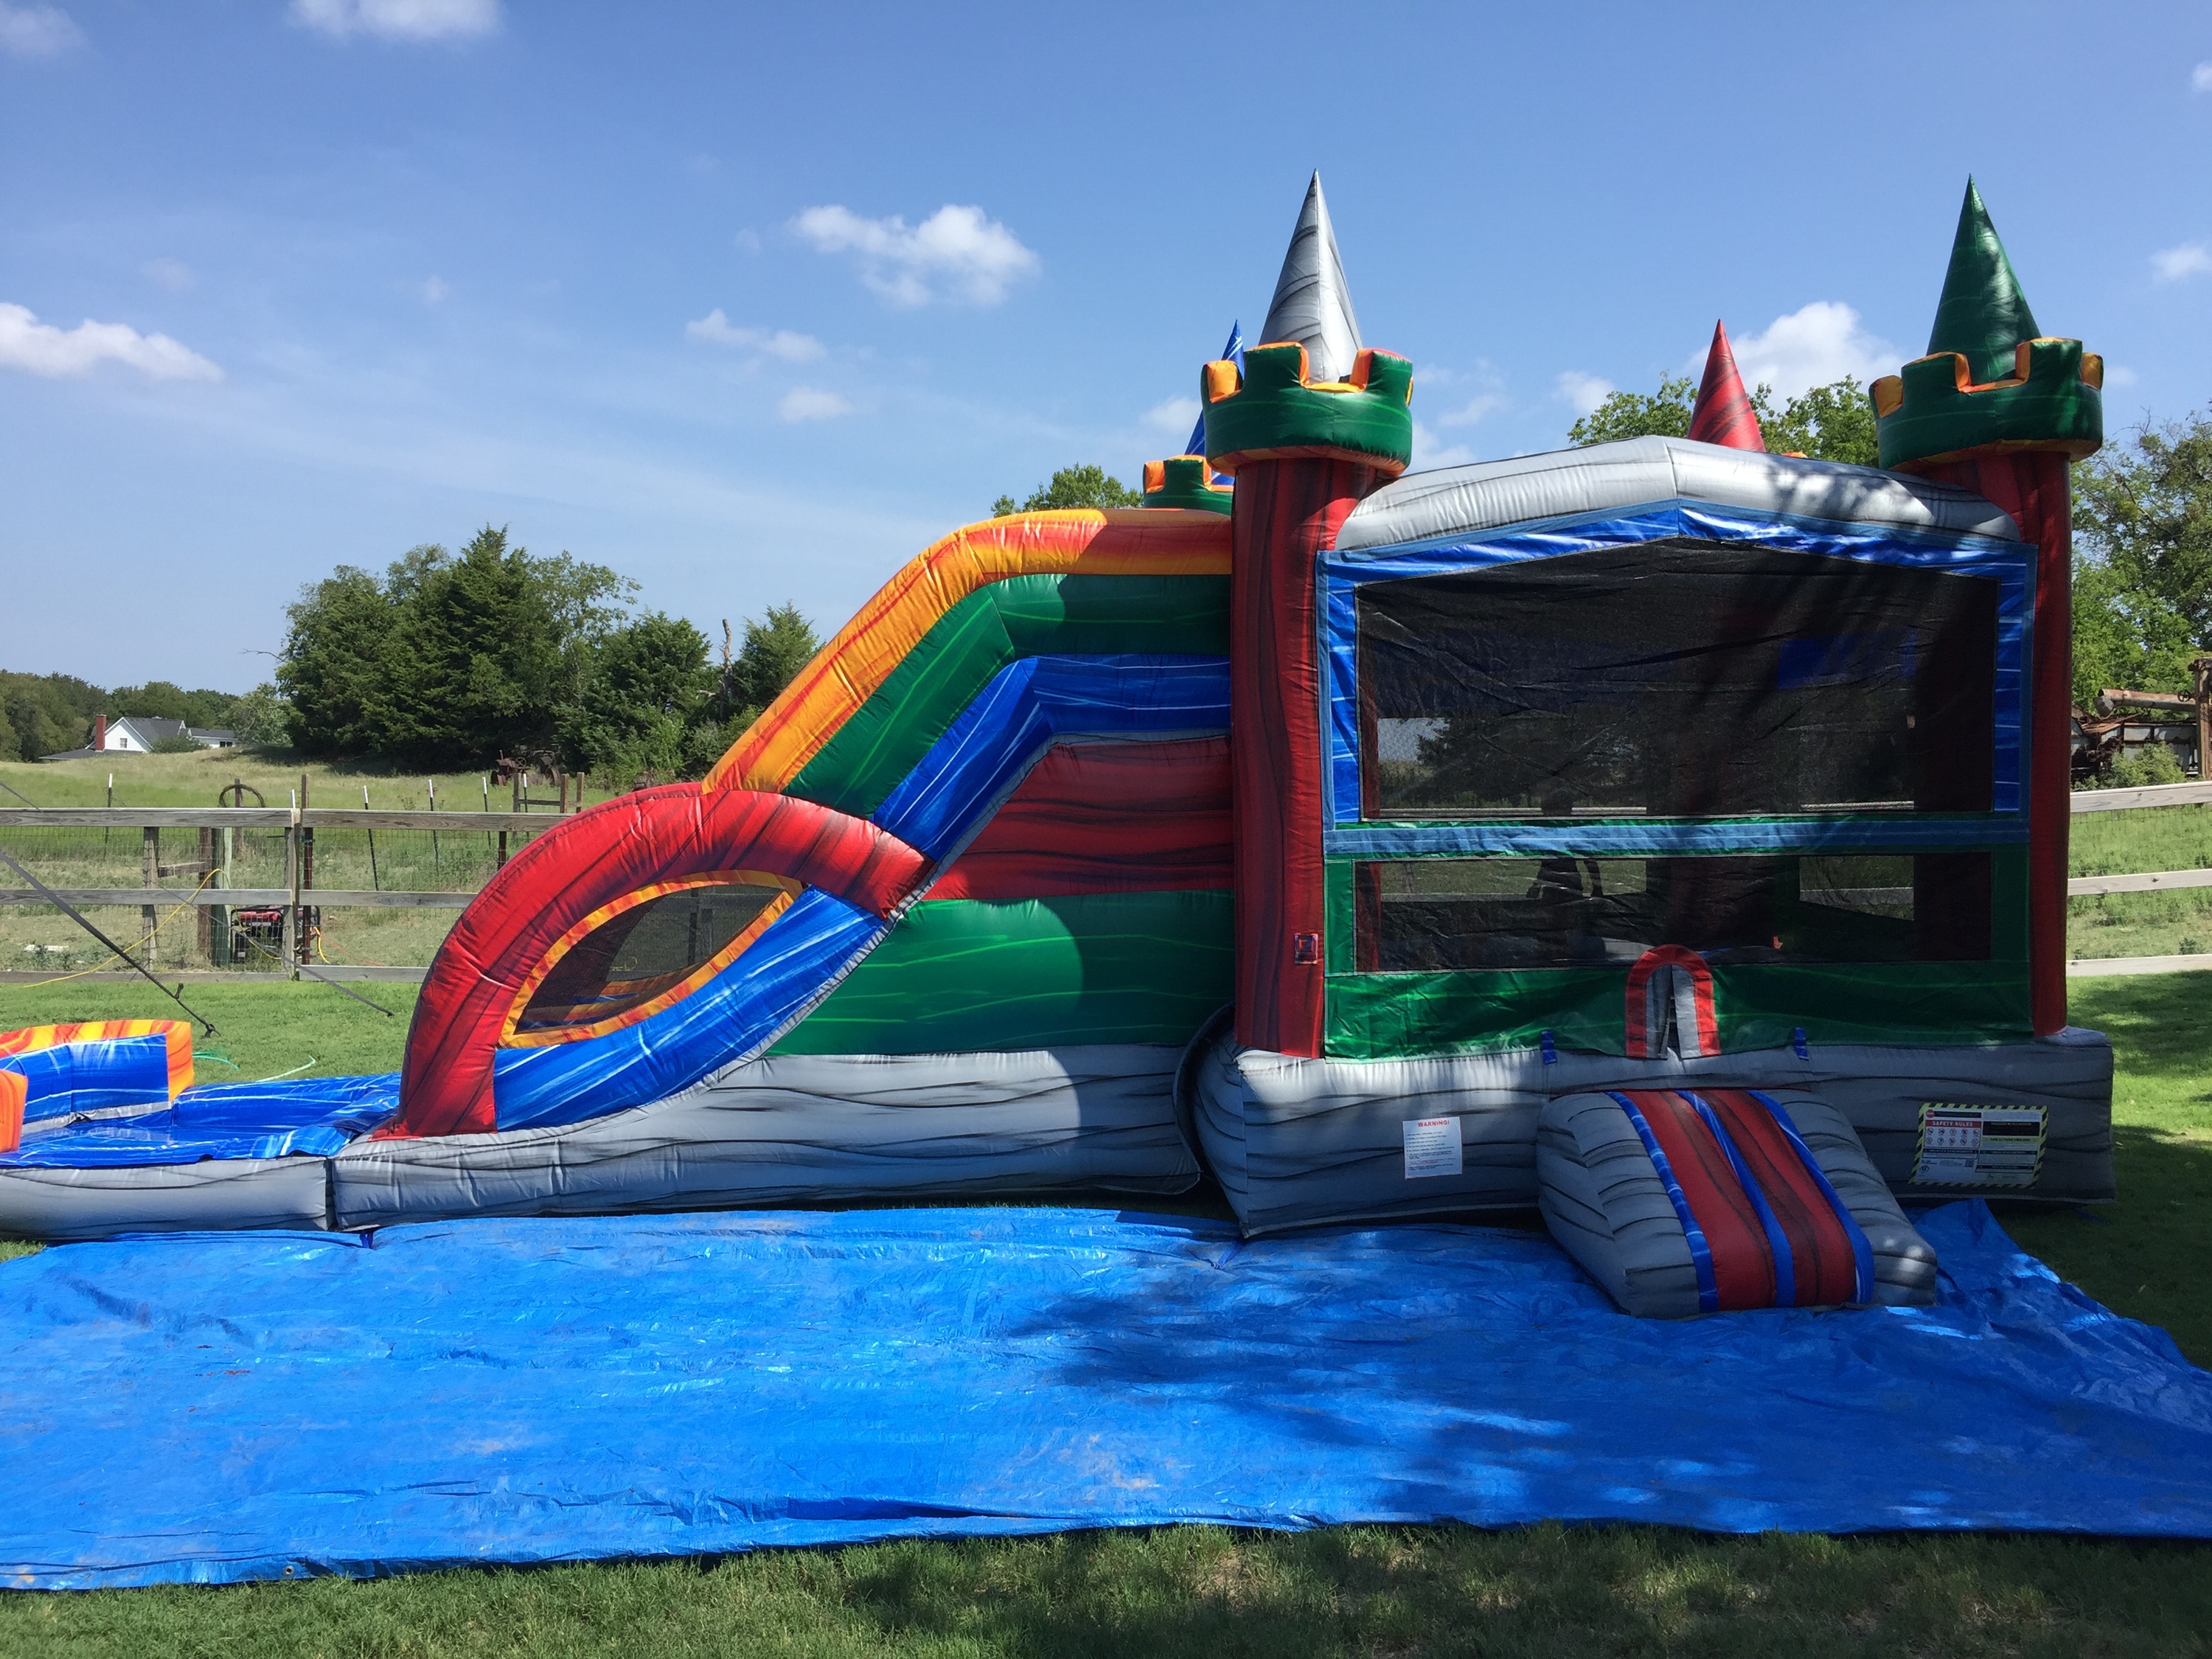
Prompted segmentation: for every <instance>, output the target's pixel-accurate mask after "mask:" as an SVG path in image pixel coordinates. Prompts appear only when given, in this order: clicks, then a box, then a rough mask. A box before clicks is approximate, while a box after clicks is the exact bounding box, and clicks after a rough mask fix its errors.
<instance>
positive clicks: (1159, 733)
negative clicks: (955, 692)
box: [875, 656, 1229, 860]
mask: <svg viewBox="0 0 2212 1659" xmlns="http://www.w3.org/2000/svg"><path fill="white" fill-rule="evenodd" d="M1228 730H1229V664H1228V662H1227V660H1226V659H1224V658H1220V657H1181V656H1116V657H1024V658H1023V659H1021V660H1020V661H1018V662H1012V663H1009V664H1007V665H1006V666H1005V667H1004V668H1002V669H1000V671H998V672H997V673H996V674H994V676H992V678H991V683H990V684H988V685H987V686H985V687H984V688H983V690H982V691H981V693H980V694H978V696H976V698H975V702H971V703H969V705H968V707H967V708H966V709H965V710H963V712H962V714H961V715H960V717H959V719H957V720H954V721H953V722H952V724H951V726H949V727H948V728H946V730H945V735H944V736H943V737H941V738H939V739H938V740H937V742H936V743H935V744H933V745H932V746H931V748H930V750H929V752H928V753H927V755H925V756H923V757H922V758H921V761H920V763H917V764H916V765H915V769H914V770H913V771H911V772H909V773H908V774H907V775H906V776H905V778H903V779H902V780H901V781H900V783H899V785H898V787H896V788H895V789H893V790H892V791H891V792H890V794H888V795H886V796H885V797H884V803H883V805H881V806H878V808H877V809H876V813H875V821H876V822H877V823H879V824H881V825H882V826H883V827H884V829H888V830H890V832H891V833H892V834H893V835H895V836H898V837H899V838H900V839H901V840H902V841H904V842H907V844H908V845H909V846H911V847H918V848H921V850H922V851H923V852H925V853H927V854H929V855H930V857H932V858H933V859H937V860H943V859H944V858H945V856H946V854H950V853H951V852H953V851H954V850H956V849H957V848H958V847H959V846H960V845H961V843H962V842H964V841H965V840H966V839H967V838H968V836H969V832H970V831H972V830H974V829H975V828H976V827H977V826H978V825H980V824H981V823H982V822H983V820H984V819H985V818H987V817H989V816H990V814H991V813H992V812H994V811H996V810H997V809H998V806H999V803H1000V802H1001V801H1003V800H1004V799H1006V797H1007V796H1008V795H1009V794H1011V793H1013V791H1014V789H1015V787H1017V786H1018V785H1019V784H1020V782H1021V781H1022V779H1023V778H1024V776H1025V775H1027V774H1028V772H1029V769H1030V767H1032V766H1033V765H1035V764H1036V761H1037V759H1038V757H1040V756H1042V754H1043V753H1044V751H1045V750H1048V749H1049V748H1050V747H1051V746H1052V745H1053V744H1056V743H1073V742H1079V741H1084V740H1089V741H1091V742H1097V741H1100V740H1102V739H1103V740H1114V739H1120V740H1123V741H1133V740H1136V739H1140V738H1151V739H1156V740H1165V739H1167V738H1211V737H1220V736H1223V735H1225V733H1226V732H1228Z"/></svg>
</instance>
